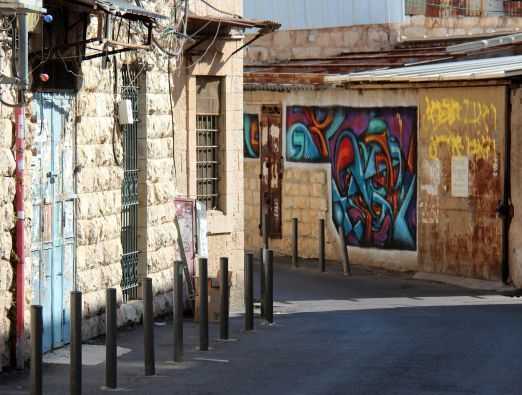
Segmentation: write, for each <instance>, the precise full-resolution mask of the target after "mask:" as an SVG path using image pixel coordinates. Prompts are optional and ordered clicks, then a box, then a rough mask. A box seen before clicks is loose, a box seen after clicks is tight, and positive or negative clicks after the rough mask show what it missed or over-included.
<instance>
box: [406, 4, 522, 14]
mask: <svg viewBox="0 0 522 395" xmlns="http://www.w3.org/2000/svg"><path fill="white" fill-rule="evenodd" d="M405 11H406V15H425V16H428V17H442V18H443V17H452V16H453V17H454V16H515V17H519V16H522V1H520V0H504V1H496V2H491V1H487V0H405Z"/></svg>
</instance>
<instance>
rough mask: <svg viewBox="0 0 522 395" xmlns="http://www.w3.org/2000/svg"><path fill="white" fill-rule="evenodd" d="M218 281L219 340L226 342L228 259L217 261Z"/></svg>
mask: <svg viewBox="0 0 522 395" xmlns="http://www.w3.org/2000/svg"><path fill="white" fill-rule="evenodd" d="M219 266H220V272H219V274H220V276H221V278H220V281H219V297H220V304H219V338H220V339H222V340H228V315H229V310H230V309H229V305H228V304H229V301H230V298H229V288H228V287H229V284H228V258H221V259H220V260H219Z"/></svg>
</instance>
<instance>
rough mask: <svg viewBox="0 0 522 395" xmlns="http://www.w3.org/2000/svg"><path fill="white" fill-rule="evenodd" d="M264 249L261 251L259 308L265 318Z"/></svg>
mask: <svg viewBox="0 0 522 395" xmlns="http://www.w3.org/2000/svg"><path fill="white" fill-rule="evenodd" d="M264 251H265V249H264V248H261V250H260V251H259V282H260V286H259V288H260V295H259V306H260V312H261V314H260V316H261V317H264V316H265V264H264V259H265V258H264V254H265V253H264Z"/></svg>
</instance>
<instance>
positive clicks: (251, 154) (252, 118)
mask: <svg viewBox="0 0 522 395" xmlns="http://www.w3.org/2000/svg"><path fill="white" fill-rule="evenodd" d="M243 134H244V137H243V148H244V154H245V158H259V116H258V115H257V114H244V115H243Z"/></svg>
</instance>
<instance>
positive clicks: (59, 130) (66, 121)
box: [31, 93, 75, 351]
mask: <svg viewBox="0 0 522 395" xmlns="http://www.w3.org/2000/svg"><path fill="white" fill-rule="evenodd" d="M72 102H73V95H72V94H69V93H38V94H37V95H36V96H35V100H34V102H33V103H34V104H33V105H34V108H33V110H34V113H35V114H36V115H37V118H38V128H37V131H36V135H35V139H34V143H33V159H32V162H31V177H32V203H33V214H32V270H33V271H32V273H33V287H32V289H33V303H36V304H41V305H42V306H43V326H44V332H43V334H44V339H43V347H44V351H49V350H51V349H53V348H57V347H61V346H63V345H64V344H66V343H68V342H69V326H70V319H69V311H70V308H69V293H70V291H71V289H72V280H73V266H74V265H73V261H74V244H75V231H74V211H75V209H74V207H75V194H74V182H73V170H74V169H73V166H74V164H73V153H74V151H73V143H74V122H73V113H74V111H72Z"/></svg>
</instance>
